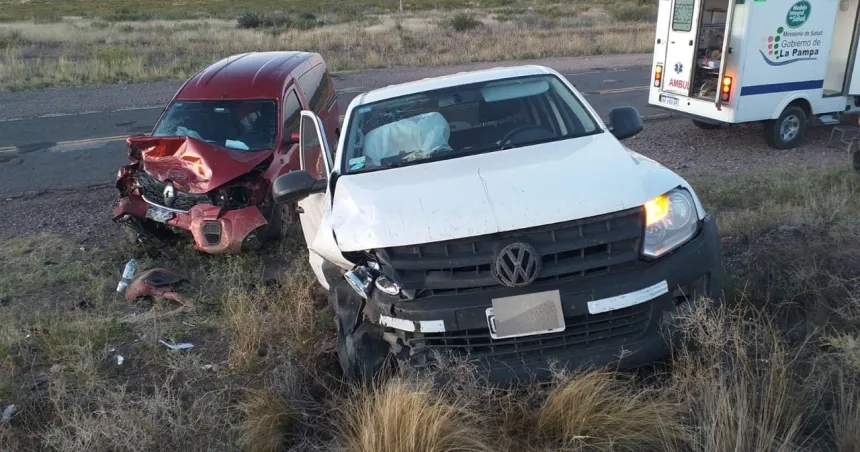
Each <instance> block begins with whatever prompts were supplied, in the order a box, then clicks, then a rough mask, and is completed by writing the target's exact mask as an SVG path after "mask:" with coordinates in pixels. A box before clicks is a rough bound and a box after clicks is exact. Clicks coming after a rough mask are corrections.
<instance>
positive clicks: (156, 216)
mask: <svg viewBox="0 0 860 452" xmlns="http://www.w3.org/2000/svg"><path fill="white" fill-rule="evenodd" d="M146 218H149V219H151V220H153V221H157V222H159V223H167V221H168V220H170V219H171V218H173V212H171V211H169V210H167V209H162V208H161V207H156V206H149V208H148V209H146Z"/></svg>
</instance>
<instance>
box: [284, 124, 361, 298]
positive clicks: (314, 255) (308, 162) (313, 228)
mask: <svg viewBox="0 0 860 452" xmlns="http://www.w3.org/2000/svg"><path fill="white" fill-rule="evenodd" d="M299 130H300V139H299V160H300V162H301V169H303V170H305V171H307V172H308V173H310V175H311V176H313V177H314V178H315V179H327V178H328V177H329V176H330V175H331V168H332V158H331V152H330V150H329V147H328V141H327V140H325V139H323V137H325V136H326V134H325V128H324V126H323V124H322V121H321V120H320V118H319V117H317V116H316V115H315V114H313V112H311V111H308V110H304V111H302V118H301V124H300V126H299ZM331 196H332V193H331V190H329V189H328V188H327V189H326V191H325V192H322V193H314V194H311V195H310V196H308V197H306V198H303V199H301V200H300V201H298V203H297V204H298V206H299V212H300V213H299V218H300V220H301V223H302V233H303V234H304V237H305V243H307V246H308V254H309V256H308V261H309V262H310V264H311V268H312V269H313V271H314V274H315V275H316V277H317V280H318V281H319V283H320V284H321V285H322V286H323V287H325V288H326V289H328V288H329V285H328V282H327V281H326V279H325V276H324V275H323V272H322V263H323V260H324V259H328V260H329V261H331V262H332V263H334V264H336V265H339V266H341V267H343V268H351V267H352V264H351V263H350V262H349V261H348V260H347V259H346V258H344V257H343V255H342V254H341V253H340V250H339V249H338V248H337V243H335V241H334V235H333V234H332V231H331V221H330V217H331Z"/></svg>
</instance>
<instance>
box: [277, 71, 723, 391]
mask: <svg viewBox="0 0 860 452" xmlns="http://www.w3.org/2000/svg"><path fill="white" fill-rule="evenodd" d="M641 129H642V123H641V118H640V117H639V114H638V112H637V111H636V110H635V109H633V108H631V107H622V108H617V109H614V110H613V111H612V113H611V127H610V128H607V127H606V126H605V125H604V123H603V122H602V121H601V120H600V118H599V116H598V115H597V114H596V113H595V111H594V110H593V109H592V108H591V106H590V105H588V104H587V103H586V102H585V101H584V99H583V98H582V97H581V96H580V94H579V93H578V92H577V91H576V89H575V88H574V87H573V86H572V85H571V84H570V83H569V82H568V81H567V80H565V79H564V78H563V77H561V75H560V74H558V73H557V72H555V71H553V70H551V69H548V68H544V67H539V66H522V67H514V68H504V69H493V70H487V71H477V72H470V73H462V74H457V75H453V76H448V77H441V78H437V79H425V80H421V81H418V82H413V83H409V84H404V85H397V86H392V87H388V88H384V89H380V90H376V91H372V92H369V93H365V94H362V95H360V96H358V97H357V98H356V99H354V100H353V101H352V103H351V104H350V106H349V107H348V109H347V112H346V116H345V120H344V127H343V130H344V133H343V134H342V135H341V137H340V141H339V143H338V149H337V151H336V152H334V153H332V152H331V150H330V149H328V148H327V146H326V143H325V141H324V140H323V139H322V137H324V136H325V132H324V130H323V128H322V124H321V122H320V121H319V119H318V118H317V117H316V116H314V115H313V113H311V112H303V113H302V123H301V140H300V141H301V144H300V150H301V160H302V170H301V171H294V172H291V173H288V174H285V175H283V176H281V177H280V178H278V179H277V180H276V181H275V184H274V187H273V196H274V198H275V200H276V202H294V201H298V205H299V212H300V215H301V223H302V229H303V231H304V235H305V239H306V242H307V244H308V249H309V255H310V259H309V260H310V264H311V266H312V268H313V270H314V272H315V274H316V276H317V278H318V281H319V283H320V284H321V285H322V286H323V287H325V288H326V289H327V290H328V293H329V302H330V305H331V307H332V309H333V310H334V313H335V321H336V324H337V329H338V355H339V359H340V363H341V366H342V368H343V370H344V373H345V374H346V375H347V376H349V377H354V378H362V377H364V378H367V377H372V376H373V375H375V374H376V373H377V372H378V371H379V370H380V369H381V367H382V366H383V365H384V363H385V362H386V360H388V359H389V358H395V361H398V362H400V363H402V364H407V365H408V366H411V367H413V368H428V367H433V366H434V365H436V364H438V362H439V360H440V359H444V358H445V357H454V358H465V359H467V360H469V361H471V362H473V363H475V364H477V369H479V371H482V374H483V375H484V376H485V377H486V378H488V379H490V380H491V381H511V380H514V379H515V380H520V381H522V380H523V379H526V380H530V379H534V378H537V379H545V378H547V377H549V375H550V366H551V365H555V366H559V365H560V366H563V367H568V368H573V367H579V366H580V365H583V364H594V365H603V364H609V363H617V364H620V365H622V366H625V365H635V364H636V363H645V362H650V361H653V360H654V359H659V358H660V357H661V356H665V354H666V353H667V351H668V348H667V346H666V340H665V338H664V336H663V335H662V334H661V332H660V329H661V328H662V327H663V326H664V325H666V324H667V323H671V316H672V314H674V313H677V312H678V311H679V310H682V309H683V308H684V307H685V306H690V305H691V304H692V303H700V302H703V301H701V300H710V301H708V302H718V301H719V299H720V293H721V278H722V273H721V263H720V250H719V240H718V236H717V231H716V225H715V221H714V218H713V217H712V216H710V215H708V214H707V213H706V212H705V211H704V208H703V206H702V205H701V203H700V202H699V200H698V198H697V196H696V194H695V192H694V191H693V189H692V188H691V187H690V186H689V184H688V183H687V182H686V181H684V180H683V179H682V178H680V177H679V176H678V175H676V174H674V173H673V172H671V171H670V170H668V169H667V168H665V167H663V166H661V165H660V164H658V163H656V162H654V161H652V160H650V159H648V158H646V157H644V156H641V155H639V154H636V153H634V152H632V151H630V150H629V149H627V148H626V147H624V146H623V145H622V144H621V143H620V142H619V140H620V139H624V138H626V137H629V136H632V135H635V134H636V133H638V132H639V131H640V130H641ZM619 357H620V358H619Z"/></svg>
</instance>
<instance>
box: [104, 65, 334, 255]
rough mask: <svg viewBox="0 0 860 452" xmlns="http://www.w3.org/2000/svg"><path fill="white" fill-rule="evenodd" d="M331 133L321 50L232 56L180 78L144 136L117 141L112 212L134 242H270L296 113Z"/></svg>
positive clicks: (280, 220) (280, 223)
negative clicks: (120, 160) (120, 162)
mask: <svg viewBox="0 0 860 452" xmlns="http://www.w3.org/2000/svg"><path fill="white" fill-rule="evenodd" d="M302 110H311V111H313V112H314V113H315V114H317V115H318V116H319V117H320V118H321V119H322V121H324V123H325V126H326V129H327V130H332V131H333V132H332V133H331V136H329V137H327V138H328V140H329V143H330V148H331V149H334V148H335V147H336V146H335V144H336V141H337V136H338V134H339V130H338V127H339V110H338V105H337V95H336V93H335V90H334V84H333V82H332V79H331V76H330V74H329V72H328V69H327V67H326V64H325V62H324V61H323V58H322V57H321V56H320V55H319V54H316V53H306V52H255V53H244V54H240V55H233V56H230V57H228V58H225V59H223V60H221V61H218V62H216V63H215V64H213V65H211V66H209V67H208V68H206V69H204V70H202V71H200V72H198V73H197V74H195V75H194V76H192V77H191V78H190V79H188V80H187V81H186V82H185V83H184V84H183V85H182V87H181V88H179V90H178V91H177V93H176V94H175V95H174V97H173V99H172V100H171V101H170V102H169V103H168V105H167V107H166V108H165V109H164V111H163V112H162V114H161V116H160V117H159V119H158V121H157V122H156V124H155V126H154V128H153V131H152V132H151V133H150V134H148V135H133V136H130V137H129V138H128V139H127V140H126V144H127V148H128V158H129V160H130V161H131V164H130V165H126V166H123V167H121V168H120V169H119V172H118V174H117V182H116V187H117V189H118V190H119V192H120V198H119V200H118V202H117V204H116V207H115V208H114V209H113V220H114V221H116V222H118V223H121V224H124V225H126V226H128V227H129V228H130V232H131V235H132V237H133V239H134V240H135V241H136V242H138V243H144V244H150V245H156V246H159V247H160V246H163V244H164V243H165V242H164V240H165V239H167V238H169V237H170V236H173V235H175V233H180V234H186V235H188V234H190V236H191V237H193V239H194V244H195V246H194V247H195V249H197V250H200V251H203V252H207V253H213V254H215V253H238V252H241V251H243V250H246V249H253V248H259V247H260V246H261V245H262V244H263V242H265V241H268V240H278V239H280V238H283V237H284V235H285V234H286V233H287V230H288V229H289V227H290V225H291V224H292V223H293V222H295V221H296V220H297V218H298V217H297V214H296V211H295V206H294V205H292V206H286V207H283V206H280V205H277V204H275V203H274V202H273V201H272V195H271V186H272V182H273V181H274V180H275V178H277V177H278V176H280V175H282V174H284V173H287V172H290V171H293V170H297V169H300V166H301V165H300V164H299V146H298V133H299V121H300V112H301V111H302Z"/></svg>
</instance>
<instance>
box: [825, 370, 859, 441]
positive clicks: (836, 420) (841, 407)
mask: <svg viewBox="0 0 860 452" xmlns="http://www.w3.org/2000/svg"><path fill="white" fill-rule="evenodd" d="M849 381H850V380H846V378H845V376H844V375H840V378H839V379H838V392H837V394H838V395H839V398H838V400H839V402H838V408H837V409H836V410H835V412H834V413H833V415H832V420H833V433H834V436H835V437H836V441H835V442H836V450H837V451H838V452H856V451H858V450H860V387H858V386H857V385H856V383H855V384H852V383H850V382H849Z"/></svg>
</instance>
